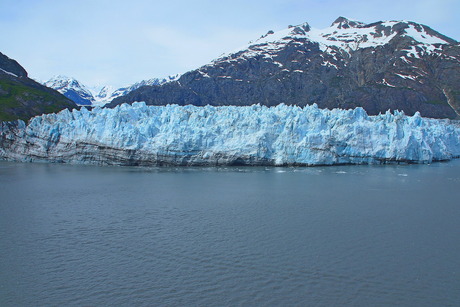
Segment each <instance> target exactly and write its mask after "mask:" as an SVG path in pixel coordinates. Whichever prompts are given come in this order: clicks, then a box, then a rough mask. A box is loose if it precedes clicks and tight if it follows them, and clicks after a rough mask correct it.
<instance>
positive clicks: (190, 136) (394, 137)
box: [0, 102, 460, 165]
mask: <svg viewBox="0 0 460 307" xmlns="http://www.w3.org/2000/svg"><path fill="white" fill-rule="evenodd" d="M0 140H1V141H0V142H2V143H1V144H0V157H3V158H4V159H9V160H17V161H51V162H69V163H97V164H121V165H158V164H171V165H231V164H249V165H331V164H342V163H357V164H358V163H359V164H361V163H382V162H388V161H401V162H413V163H429V162H431V161H433V160H435V161H437V160H449V159H452V158H455V157H459V156H460V126H459V125H458V123H456V122H453V121H449V120H438V119H429V118H422V117H420V115H419V114H418V113H416V114H415V115H414V116H406V115H404V113H402V112H398V111H395V112H394V113H390V112H387V113H385V114H381V115H378V116H368V115H367V114H366V112H365V111H364V110H363V109H362V108H356V109H354V110H341V109H333V110H327V109H319V108H318V107H317V106H316V105H311V106H306V107H303V108H300V107H297V106H286V105H283V104H281V105H278V106H276V107H270V108H269V107H265V106H260V105H253V106H248V107H236V106H225V107H213V106H205V107H196V106H177V105H168V106H146V105H145V103H143V102H137V103H134V104H133V105H127V104H124V105H121V106H117V107H116V108H114V109H106V108H95V109H93V110H92V111H89V110H87V109H85V108H82V109H81V110H80V111H77V110H73V111H68V110H64V111H61V112H60V113H58V114H49V115H42V116H38V117H35V118H33V119H32V120H31V121H30V122H29V124H28V125H27V126H26V125H24V124H19V125H16V126H15V127H14V128H11V127H10V128H8V127H7V126H6V125H3V127H2V128H1V129H0Z"/></svg>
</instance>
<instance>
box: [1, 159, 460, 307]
mask: <svg viewBox="0 0 460 307" xmlns="http://www.w3.org/2000/svg"><path fill="white" fill-rule="evenodd" d="M459 187H460V161H452V162H449V163H437V164H432V165H405V166H396V165H393V166H340V167H316V168H159V169H155V168H153V169H143V168H128V167H126V168H120V167H94V166H69V165H50V164H15V163H6V162H2V163H0V197H1V198H0V199H1V201H0V259H1V261H0V306H307V305H309V306H312V305H314V306H395V305H398V306H403V305H404V306H454V305H457V304H458V302H460V244H459V243H460V224H459V221H460V201H459V198H460V189H459Z"/></svg>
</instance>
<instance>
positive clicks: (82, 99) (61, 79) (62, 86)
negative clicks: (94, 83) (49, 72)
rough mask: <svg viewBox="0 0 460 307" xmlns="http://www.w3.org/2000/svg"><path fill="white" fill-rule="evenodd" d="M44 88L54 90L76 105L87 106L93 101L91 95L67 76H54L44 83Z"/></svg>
mask: <svg viewBox="0 0 460 307" xmlns="http://www.w3.org/2000/svg"><path fill="white" fill-rule="evenodd" d="M44 85H45V86H47V87H49V88H52V89H55V90H57V91H58V92H60V93H61V94H63V95H64V96H66V97H67V98H69V99H71V100H73V101H74V102H75V103H76V104H78V105H85V106H89V105H92V104H93V102H94V101H95V99H94V97H93V94H92V93H91V91H90V90H88V89H87V88H86V87H85V86H84V85H82V84H81V83H80V82H78V81H77V80H76V79H74V78H71V77H67V76H62V75H59V76H55V77H53V78H51V79H50V80H48V81H46V82H45V83H44Z"/></svg>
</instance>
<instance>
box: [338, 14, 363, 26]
mask: <svg viewBox="0 0 460 307" xmlns="http://www.w3.org/2000/svg"><path fill="white" fill-rule="evenodd" d="M363 25H364V23H363V22H361V21H357V20H351V19H348V18H345V17H342V16H340V17H339V18H337V19H336V20H335V21H334V22H333V23H332V24H331V27H336V28H338V29H349V28H359V27H360V26H363Z"/></svg>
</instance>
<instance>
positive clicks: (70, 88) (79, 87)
mask: <svg viewBox="0 0 460 307" xmlns="http://www.w3.org/2000/svg"><path fill="white" fill-rule="evenodd" d="M179 76H180V75H174V76H169V77H167V78H152V79H149V80H142V81H140V82H137V83H135V84H133V85H130V86H127V87H122V88H118V89H115V88H114V87H113V86H110V85H104V86H102V87H87V86H85V85H83V84H82V83H81V82H79V81H77V80H76V79H74V78H70V77H66V76H56V77H54V78H52V79H50V80H48V81H47V82H45V83H44V85H45V86H47V87H50V88H53V89H55V90H57V91H59V92H60V93H62V94H63V95H64V96H66V97H67V98H69V99H71V100H73V101H74V102H75V103H76V104H78V105H81V106H104V105H105V104H107V103H109V102H111V101H112V100H113V99H114V98H117V97H120V96H123V95H126V94H128V93H129V92H131V91H133V90H135V89H138V88H140V87H141V86H144V85H161V84H163V83H166V82H170V81H174V80H176V79H177V78H178V77H179Z"/></svg>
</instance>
